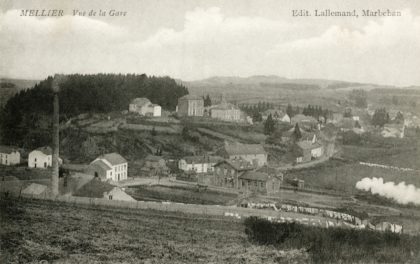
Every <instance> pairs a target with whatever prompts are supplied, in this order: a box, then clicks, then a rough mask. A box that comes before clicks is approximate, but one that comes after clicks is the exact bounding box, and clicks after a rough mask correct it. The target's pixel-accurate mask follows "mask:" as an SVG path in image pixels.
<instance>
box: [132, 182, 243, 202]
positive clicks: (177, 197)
mask: <svg viewBox="0 0 420 264" xmlns="http://www.w3.org/2000/svg"><path fill="white" fill-rule="evenodd" d="M128 192H129V193H130V195H131V196H133V198H135V199H136V200H143V201H150V200H152V201H171V202H178V203H190V204H219V205H225V204H228V203H229V202H230V201H232V200H234V199H235V198H237V195H235V194H228V193H220V192H215V191H212V190H200V191H198V189H197V187H188V186H185V187H170V186H160V185H154V186H145V185H141V186H136V187H132V188H130V189H128Z"/></svg>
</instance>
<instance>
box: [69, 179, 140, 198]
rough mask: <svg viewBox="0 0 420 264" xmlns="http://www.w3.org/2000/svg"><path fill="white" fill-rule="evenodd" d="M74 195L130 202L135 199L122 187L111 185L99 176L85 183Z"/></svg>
mask: <svg viewBox="0 0 420 264" xmlns="http://www.w3.org/2000/svg"><path fill="white" fill-rule="evenodd" d="M73 196H78V197H89V198H101V199H106V200H117V201H129V202H130V201H132V202H134V201H135V199H134V198H133V197H131V196H130V195H128V194H127V193H126V192H125V191H124V190H123V189H121V188H120V187H117V186H114V185H111V184H109V183H108V182H103V181H101V180H99V179H97V178H93V179H92V180H91V181H89V182H88V183H86V184H84V185H83V186H82V187H81V188H79V189H78V190H76V191H75V192H74V193H73Z"/></svg>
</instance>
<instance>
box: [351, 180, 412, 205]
mask: <svg viewBox="0 0 420 264" xmlns="http://www.w3.org/2000/svg"><path fill="white" fill-rule="evenodd" d="M356 188H357V189H359V190H365V191H369V190H370V191H371V192H372V194H378V195H380V196H384V197H387V198H391V199H394V200H395V201H397V202H398V203H401V204H408V203H413V204H416V205H420V189H419V188H416V186H414V185H413V184H408V185H407V184H405V182H400V183H399V184H395V183H394V182H386V183H384V180H383V179H382V178H375V177H373V178H372V179H370V178H363V179H362V180H360V181H358V182H357V183H356Z"/></svg>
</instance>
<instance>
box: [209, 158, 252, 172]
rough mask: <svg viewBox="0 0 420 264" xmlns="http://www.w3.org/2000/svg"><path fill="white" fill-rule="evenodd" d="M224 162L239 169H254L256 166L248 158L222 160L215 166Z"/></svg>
mask: <svg viewBox="0 0 420 264" xmlns="http://www.w3.org/2000/svg"><path fill="white" fill-rule="evenodd" d="M222 163H227V164H229V165H230V166H232V167H233V168H234V169H235V170H237V171H244V170H252V169H254V168H255V167H254V166H253V165H252V164H251V163H250V162H248V161H246V160H243V159H227V160H222V161H220V162H219V163H217V164H216V165H214V166H215V167H216V166H218V165H219V164H222Z"/></svg>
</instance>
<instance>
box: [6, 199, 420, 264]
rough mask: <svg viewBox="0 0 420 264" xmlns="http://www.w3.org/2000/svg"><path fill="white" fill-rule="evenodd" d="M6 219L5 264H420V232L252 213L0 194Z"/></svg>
mask: <svg viewBox="0 0 420 264" xmlns="http://www.w3.org/2000/svg"><path fill="white" fill-rule="evenodd" d="M0 219H1V226H2V228H1V229H0V238H1V240H0V241H1V244H0V248H1V253H0V263H39V262H40V261H41V260H45V261H48V262H49V263H51V262H54V263H355V262H357V263H377V262H379V263H383V262H392V263H418V260H419V257H420V255H419V253H420V251H419V249H420V248H419V247H420V239H419V237H414V236H408V235H403V236H398V235H393V234H381V233H378V232H363V231H355V230H345V229H320V228H313V227H307V226H301V225H297V224H295V225H288V224H277V225H274V226H272V225H271V224H269V223H268V222H267V221H262V222H261V221H260V220H257V221H252V220H253V219H252V218H251V219H250V220H251V221H248V220H246V221H245V222H243V221H242V220H234V219H231V218H226V217H215V216H205V217H204V216H202V215H192V214H191V215H190V214H182V213H179V212H176V213H175V212H161V211H154V210H129V209H117V208H103V207H102V208H97V207H89V206H81V205H71V204H64V203H57V202H49V201H41V200H34V201H30V200H11V199H0ZM248 219H249V218H248ZM254 220H255V219H254ZM261 223H262V224H263V226H262V227H261Z"/></svg>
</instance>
